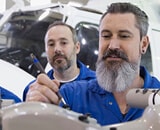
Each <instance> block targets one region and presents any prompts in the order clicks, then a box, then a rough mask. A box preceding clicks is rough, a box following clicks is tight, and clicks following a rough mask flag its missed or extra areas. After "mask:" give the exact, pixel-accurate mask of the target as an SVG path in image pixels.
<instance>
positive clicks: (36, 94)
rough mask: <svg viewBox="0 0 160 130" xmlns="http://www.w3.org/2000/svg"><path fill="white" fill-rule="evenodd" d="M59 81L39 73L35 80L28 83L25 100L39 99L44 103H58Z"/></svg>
mask: <svg viewBox="0 0 160 130" xmlns="http://www.w3.org/2000/svg"><path fill="white" fill-rule="evenodd" d="M59 86H60V83H59V82H58V81H56V80H51V79H50V78H49V77H48V76H47V75H46V74H39V75H38V77H37V80H36V81H35V82H34V83H32V84H31V85H30V88H29V91H28V93H27V97H26V101H41V102H45V103H53V104H58V103H59V101H60V99H59V97H58V96H57V93H58V91H59Z"/></svg>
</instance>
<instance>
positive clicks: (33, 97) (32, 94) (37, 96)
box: [26, 91, 50, 103]
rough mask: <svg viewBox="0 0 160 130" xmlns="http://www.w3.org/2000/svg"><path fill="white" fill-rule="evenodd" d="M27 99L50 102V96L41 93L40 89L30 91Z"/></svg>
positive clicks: (28, 100)
mask: <svg viewBox="0 0 160 130" xmlns="http://www.w3.org/2000/svg"><path fill="white" fill-rule="evenodd" d="M26 101H27V102H30V101H40V102H45V103H50V101H49V100H48V98H46V97H45V96H44V95H43V94H41V93H40V92H39V91H28V93H27V96H26Z"/></svg>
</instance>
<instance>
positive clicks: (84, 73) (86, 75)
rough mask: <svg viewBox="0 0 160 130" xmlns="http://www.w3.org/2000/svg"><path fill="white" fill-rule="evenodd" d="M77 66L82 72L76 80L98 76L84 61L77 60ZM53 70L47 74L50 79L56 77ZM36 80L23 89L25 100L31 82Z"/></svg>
mask: <svg viewBox="0 0 160 130" xmlns="http://www.w3.org/2000/svg"><path fill="white" fill-rule="evenodd" d="M77 66H78V68H80V74H79V76H78V77H77V78H76V79H75V80H74V81H78V80H90V79H95V78H96V74H95V71H92V70H91V69H88V68H87V67H86V66H85V65H84V64H83V63H82V62H80V61H77ZM53 72H54V70H53V69H51V70H50V71H49V72H48V73H47V75H48V77H49V78H50V79H54V77H53ZM34 81H35V80H33V81H31V82H30V83H29V84H28V85H27V86H26V87H25V89H24V91H23V101H25V99H26V94H27V92H28V89H29V86H30V84H31V83H33V82H34Z"/></svg>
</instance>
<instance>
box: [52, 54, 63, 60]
mask: <svg viewBox="0 0 160 130" xmlns="http://www.w3.org/2000/svg"><path fill="white" fill-rule="evenodd" d="M58 57H63V58H64V59H66V57H65V56H64V55H63V54H60V53H58V54H56V55H55V56H54V57H53V61H55V60H56V59H57V58H58Z"/></svg>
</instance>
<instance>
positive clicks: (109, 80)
mask: <svg viewBox="0 0 160 130" xmlns="http://www.w3.org/2000/svg"><path fill="white" fill-rule="evenodd" d="M96 65H97V66H96V67H97V68H96V75H97V81H98V84H99V85H100V87H102V88H103V89H105V90H106V91H109V92H123V91H124V90H126V89H128V88H129V86H130V85H131V84H132V82H133V80H134V78H135V76H136V74H137V71H138V68H139V64H138V63H129V62H127V61H123V62H112V63H108V64H107V65H106V64H105V61H104V60H99V59H98V60H97V63H96Z"/></svg>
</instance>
